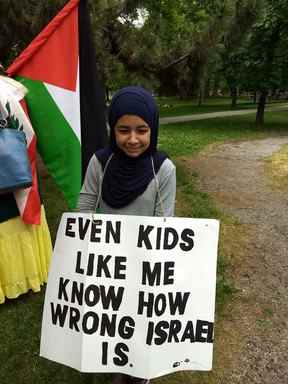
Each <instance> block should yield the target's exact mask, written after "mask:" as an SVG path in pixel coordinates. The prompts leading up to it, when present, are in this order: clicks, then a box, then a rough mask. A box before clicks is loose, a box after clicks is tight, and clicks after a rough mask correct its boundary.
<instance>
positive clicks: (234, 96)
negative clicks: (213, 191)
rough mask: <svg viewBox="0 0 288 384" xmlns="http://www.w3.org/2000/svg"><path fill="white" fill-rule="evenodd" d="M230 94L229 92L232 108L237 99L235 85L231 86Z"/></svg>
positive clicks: (234, 106)
mask: <svg viewBox="0 0 288 384" xmlns="http://www.w3.org/2000/svg"><path fill="white" fill-rule="evenodd" d="M230 94H231V109H234V108H236V106H237V99H238V89H237V87H231V88H230Z"/></svg>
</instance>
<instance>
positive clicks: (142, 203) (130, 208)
mask: <svg viewBox="0 0 288 384" xmlns="http://www.w3.org/2000/svg"><path fill="white" fill-rule="evenodd" d="M108 166H109V165H108ZM104 177H105V175H104ZM102 179H103V171H102V166H101V164H100V163H99V161H98V159H97V157H96V156H95V155H94V156H92V158H91V160H90V162H89V165H88V168H87V172H86V176H85V180H84V184H83V186H82V189H81V192H80V196H79V200H78V205H77V210H78V211H81V212H95V210H96V203H97V197H98V194H99V191H100V186H101V181H102ZM157 179H158V183H159V192H160V193H158V187H157V181H156V179H155V178H154V179H152V180H151V182H150V183H149V184H148V186H147V188H146V190H145V191H144V192H143V193H142V195H140V196H138V197H137V198H136V199H135V200H134V201H132V203H130V204H129V205H127V206H125V207H123V208H118V209H117V208H112V207H110V206H109V205H107V204H106V203H105V202H104V201H103V200H102V197H101V198H100V202H99V207H100V212H101V213H110V214H120V215H139V216H173V214H174V206H175V195H176V169H175V165H174V164H173V163H172V161H171V160H170V159H166V160H165V161H164V162H163V164H162V165H161V167H160V169H159V170H158V172H157ZM159 194H160V196H159ZM161 200H162V204H161ZM162 208H163V209H162ZM163 211H164V212H163Z"/></svg>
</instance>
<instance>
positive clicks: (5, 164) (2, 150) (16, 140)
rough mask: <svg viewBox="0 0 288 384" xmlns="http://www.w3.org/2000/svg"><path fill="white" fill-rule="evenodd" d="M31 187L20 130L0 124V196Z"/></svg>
mask: <svg viewBox="0 0 288 384" xmlns="http://www.w3.org/2000/svg"><path fill="white" fill-rule="evenodd" d="M31 185H32V174H31V167H30V162H29V158H28V153H27V147H26V137H25V133H24V132H23V131H22V130H17V129H13V128H12V129H11V128H7V122H6V121H5V120H1V124H0V194H3V193H7V192H13V191H15V190H16V189H19V188H28V187H31Z"/></svg>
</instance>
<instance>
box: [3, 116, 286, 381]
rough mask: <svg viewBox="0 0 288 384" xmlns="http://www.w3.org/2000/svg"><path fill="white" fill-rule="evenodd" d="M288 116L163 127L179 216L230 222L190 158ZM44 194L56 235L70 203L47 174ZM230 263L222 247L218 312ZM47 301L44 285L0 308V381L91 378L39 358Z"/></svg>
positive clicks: (278, 124) (275, 126)
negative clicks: (262, 122) (202, 187)
mask: <svg viewBox="0 0 288 384" xmlns="http://www.w3.org/2000/svg"><path fill="white" fill-rule="evenodd" d="M287 115H288V113H287V112H286V113H285V112H281V113H279V112H278V113H268V114H267V116H266V128H265V130H263V131H257V130H255V128H254V126H253V119H254V116H243V117H233V118H221V119H220V118H219V119H215V120H202V121H193V122H191V123H185V124H174V125H166V126H163V127H161V130H160V132H161V135H160V146H161V149H163V150H166V151H167V152H168V153H169V154H170V156H171V157H172V159H173V161H175V162H176V164H177V215H179V216H186V217H187V216H188V217H189V216H191V217H206V218H209V217H213V218H218V219H220V220H221V221H222V223H224V224H225V223H227V222H228V221H229V218H226V217H223V216H222V215H221V213H220V212H219V211H217V209H216V208H215V207H214V206H213V204H212V202H211V201H210V199H209V198H208V196H207V194H205V193H203V192H200V191H199V190H198V187H197V180H198V176H197V173H195V172H193V171H192V172H190V174H189V173H188V172H187V168H186V165H185V161H186V160H187V159H188V158H190V157H192V156H194V155H195V154H196V153H197V152H199V151H201V150H203V149H205V148H207V146H209V145H214V144H215V143H220V142H223V141H226V140H247V139H255V138H260V137H264V136H267V135H281V134H287V132H288V129H287V128H288V126H287ZM43 196H44V202H45V207H46V213H47V218H48V223H49V226H50V229H51V233H52V237H53V238H55V234H56V229H57V225H58V221H59V217H60V215H61V213H62V212H63V211H65V210H66V209H67V207H66V204H65V203H64V201H63V197H62V195H61V194H60V192H59V191H58V190H57V188H56V187H55V185H54V184H53V182H52V181H51V179H50V177H48V176H47V175H46V176H45V177H44V179H43ZM221 236H222V235H221ZM227 266H228V267H229V259H227V258H226V255H225V253H223V251H222V248H221V247H220V257H219V265H218V284H217V312H218V315H219V313H221V308H222V306H223V305H225V302H226V301H227V300H229V298H231V295H232V294H233V292H234V288H233V283H231V282H230V281H229V280H227V273H226V271H227ZM43 300H44V289H43V290H42V292H41V293H39V294H33V293H28V294H26V295H23V296H21V297H19V298H18V299H17V300H7V302H6V303H5V304H4V305H1V306H0V324H1V327H0V339H1V348H0V366H1V369H0V383H1V384H8V383H9V384H34V383H35V384H46V383H47V384H48V383H51V382H53V383H55V384H60V383H61V384H65V383H67V384H68V383H69V384H74V383H75V384H76V383H77V384H82V383H83V384H84V383H88V382H89V381H90V378H89V376H87V375H82V374H80V373H78V372H76V371H74V370H73V369H70V368H68V367H65V366H61V365H60V364H56V363H53V362H50V361H47V360H45V359H42V358H40V357H39V340H40V328H41V313H42V306H43ZM55 342H56V341H55ZM218 359H219V358H218ZM221 364H222V362H220V365H221ZM107 377H108V376H103V375H100V376H98V377H97V380H96V382H97V383H99V384H100V383H101V382H103V383H108V381H109V380H108V379H107ZM168 382H169V384H183V383H185V384H186V383H188V384H189V383H191V384H192V383H193V384H199V383H209V384H210V383H213V382H216V381H213V371H212V373H193V374H191V373H190V372H189V373H188V372H180V373H178V374H175V375H169V376H165V377H163V378H160V379H157V380H155V384H164V383H168Z"/></svg>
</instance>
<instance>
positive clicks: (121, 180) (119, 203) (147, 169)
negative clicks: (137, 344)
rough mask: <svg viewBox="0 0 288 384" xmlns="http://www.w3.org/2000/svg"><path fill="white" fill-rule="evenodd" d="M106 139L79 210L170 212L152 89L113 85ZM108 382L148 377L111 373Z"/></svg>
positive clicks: (170, 189)
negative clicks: (159, 149) (158, 145)
mask: <svg viewBox="0 0 288 384" xmlns="http://www.w3.org/2000/svg"><path fill="white" fill-rule="evenodd" d="M109 125H110V144H109V146H108V147H107V148H105V149H103V150H99V151H97V152H96V153H95V155H94V156H93V157H92V158H91V160H90V163H89V166H88V169H87V172H86V176H85V180H84V184H83V187H82V190H81V192H80V197H79V202H78V210H79V211H82V212H95V210H96V208H99V210H100V212H101V213H110V214H123V215H145V216H172V215H173V214H174V205H175V192H176V177H175V166H174V164H173V163H172V162H171V160H170V159H168V157H167V155H166V154H165V153H163V152H159V151H157V140H158V127H159V113H158V108H157V106H156V103H155V101H154V99H153V97H152V95H151V94H150V93H149V92H147V91H146V90H145V89H143V88H141V87H125V88H123V89H121V90H120V91H118V92H117V93H116V94H115V95H114V97H113V99H112V102H111V105H110V108H109ZM113 383H117V384H144V383H148V381H146V380H143V379H140V378H136V377H130V376H127V375H122V374H117V375H114V380H113Z"/></svg>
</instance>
